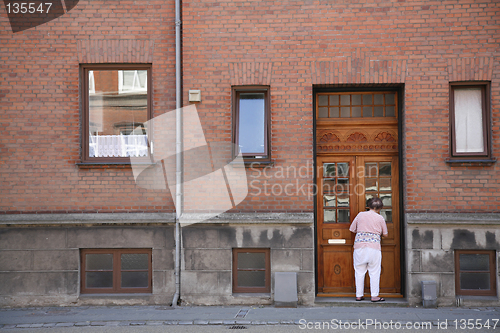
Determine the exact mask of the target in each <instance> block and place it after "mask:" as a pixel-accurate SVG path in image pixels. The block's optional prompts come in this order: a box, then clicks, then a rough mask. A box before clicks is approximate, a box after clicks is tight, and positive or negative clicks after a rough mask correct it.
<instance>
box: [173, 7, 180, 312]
mask: <svg viewBox="0 0 500 333" xmlns="http://www.w3.org/2000/svg"><path fill="white" fill-rule="evenodd" d="M181 23H182V21H181V0H175V108H176V110H175V152H176V161H175V207H176V208H175V273H174V274H175V294H174V298H173V300H172V306H173V307H175V306H177V302H178V301H179V297H180V294H181V265H180V262H181V227H180V217H181V215H182V111H181V107H182V102H181V98H182V90H181V89H182V85H181Z"/></svg>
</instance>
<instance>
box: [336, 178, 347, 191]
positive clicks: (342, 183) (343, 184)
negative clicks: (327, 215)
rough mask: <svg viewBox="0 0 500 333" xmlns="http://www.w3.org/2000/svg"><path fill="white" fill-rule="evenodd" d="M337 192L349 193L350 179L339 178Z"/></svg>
mask: <svg viewBox="0 0 500 333" xmlns="http://www.w3.org/2000/svg"><path fill="white" fill-rule="evenodd" d="M335 191H336V192H346V191H349V178H337V187H336V188H335Z"/></svg>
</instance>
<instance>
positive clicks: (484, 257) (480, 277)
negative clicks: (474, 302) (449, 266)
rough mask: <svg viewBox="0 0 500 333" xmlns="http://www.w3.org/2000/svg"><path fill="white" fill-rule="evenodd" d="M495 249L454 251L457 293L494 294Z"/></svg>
mask: <svg viewBox="0 0 500 333" xmlns="http://www.w3.org/2000/svg"><path fill="white" fill-rule="evenodd" d="M495 267H496V266H495V251H476V250H474V251H472V250H456V251H455V289H456V294H457V295H473V296H495V295H496V278H495V271H496V269H495Z"/></svg>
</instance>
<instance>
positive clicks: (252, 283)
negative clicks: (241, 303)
mask: <svg viewBox="0 0 500 333" xmlns="http://www.w3.org/2000/svg"><path fill="white" fill-rule="evenodd" d="M270 291H271V263H270V250H269V249H262V248H249V249H242V248H235V249H233V292H234V293H268V292H270Z"/></svg>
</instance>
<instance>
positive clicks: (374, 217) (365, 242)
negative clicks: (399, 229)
mask: <svg viewBox="0 0 500 333" xmlns="http://www.w3.org/2000/svg"><path fill="white" fill-rule="evenodd" d="M349 230H350V231H351V232H354V233H356V234H357V235H356V236H357V237H358V236H359V237H358V240H357V241H356V242H355V243H354V249H359V248H362V247H371V248H373V249H377V250H381V247H380V241H376V239H377V237H379V236H378V235H381V234H383V235H384V236H387V234H388V231H387V225H386V224H385V220H384V218H383V217H382V215H380V214H377V213H375V212H374V211H371V210H370V211H366V212H360V213H359V214H358V215H357V216H356V217H355V218H354V221H352V224H351V227H350V228H349ZM358 234H359V235H358ZM370 236H372V237H370ZM379 239H380V238H379Z"/></svg>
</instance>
